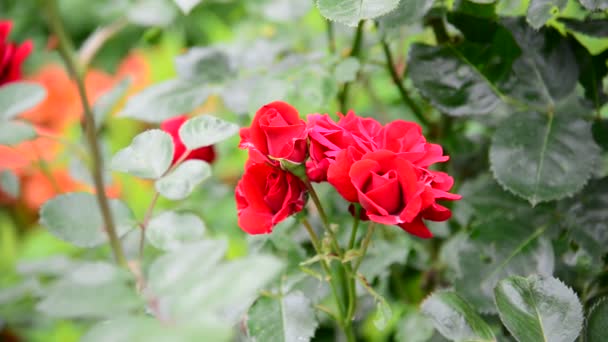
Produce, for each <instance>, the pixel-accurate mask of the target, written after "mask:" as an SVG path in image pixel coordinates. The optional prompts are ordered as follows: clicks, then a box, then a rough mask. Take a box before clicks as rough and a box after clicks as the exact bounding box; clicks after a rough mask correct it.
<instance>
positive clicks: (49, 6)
mask: <svg viewBox="0 0 608 342" xmlns="http://www.w3.org/2000/svg"><path fill="white" fill-rule="evenodd" d="M43 4H45V5H46V12H47V15H48V21H49V26H50V28H51V30H52V31H53V32H54V33H55V35H56V36H57V38H58V40H59V53H60V54H61V57H62V58H63V61H64V63H65V65H66V67H67V69H68V71H69V73H70V74H71V75H72V78H73V79H74V81H75V82H76V86H77V88H78V95H79V96H80V102H81V103H82V107H83V109H84V117H85V134H86V138H87V142H88V145H89V149H90V150H91V155H92V157H93V165H92V168H93V170H92V171H93V181H94V183H95V195H96V197H97V204H98V205H99V209H100V210H101V215H102V217H103V222H104V226H105V230H106V233H107V234H108V238H109V240H110V247H111V248H112V252H113V254H114V258H115V259H116V262H117V263H118V264H120V265H122V266H126V265H127V259H126V258H125V254H124V252H123V250H122V245H121V244H120V239H119V238H118V235H117V234H116V226H115V225H114V218H113V217H112V212H111V211H110V205H109V201H108V197H107V196H106V191H105V186H104V180H103V169H104V167H103V159H102V157H101V151H100V148H99V142H98V141H97V136H96V134H95V118H94V116H93V111H92V110H91V105H90V103H89V99H88V98H87V92H86V88H85V86H84V82H83V80H82V78H83V75H82V71H81V70H80V68H79V66H78V64H77V62H76V60H75V58H74V49H73V46H72V42H71V40H70V38H69V37H68V36H67V34H66V32H65V29H64V27H63V23H62V21H61V18H60V16H59V12H58V9H57V3H56V0H46V1H43Z"/></svg>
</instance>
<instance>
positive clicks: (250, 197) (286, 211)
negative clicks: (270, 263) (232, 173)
mask: <svg viewBox="0 0 608 342" xmlns="http://www.w3.org/2000/svg"><path fill="white" fill-rule="evenodd" d="M305 194H306V186H305V185H304V183H303V182H302V181H301V180H300V179H299V178H298V177H296V176H294V175H293V174H291V173H289V172H287V171H284V170H281V169H280V168H278V167H275V166H274V165H270V164H267V163H257V164H256V163H254V164H251V165H250V166H249V167H248V168H247V169H246V170H245V174H244V175H243V178H242V179H241V180H240V181H239V183H238V185H237V187H236V191H235V199H236V207H237V213H238V218H239V227H241V229H243V230H244V231H245V232H247V233H249V234H266V233H270V232H272V227H274V226H275V225H276V224H278V223H279V222H281V221H283V220H284V219H286V218H287V217H289V216H291V215H293V214H295V213H297V212H299V211H301V210H302V208H304V203H305V197H306V196H305Z"/></svg>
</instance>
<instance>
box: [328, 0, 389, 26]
mask: <svg viewBox="0 0 608 342" xmlns="http://www.w3.org/2000/svg"><path fill="white" fill-rule="evenodd" d="M397 5H399V0H317V7H318V8H319V11H320V12H321V15H323V16H324V17H325V18H327V19H329V20H334V21H337V22H340V23H342V24H346V25H348V26H356V25H357V23H358V22H359V21H361V20H365V19H374V18H377V17H379V16H381V15H383V14H386V13H389V12H391V11H392V10H394V9H395V8H397Z"/></svg>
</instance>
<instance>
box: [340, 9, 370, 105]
mask: <svg viewBox="0 0 608 342" xmlns="http://www.w3.org/2000/svg"><path fill="white" fill-rule="evenodd" d="M364 24H365V21H363V20H361V21H360V22H359V25H357V32H356V33H355V38H354V40H353V47H352V48H351V50H350V54H349V55H348V56H349V57H359V55H360V54H361V45H363V26H364ZM349 86H350V82H346V83H344V86H343V87H342V91H341V92H340V93H339V94H338V102H339V104H340V111H342V113H343V114H344V113H345V112H346V109H347V108H346V102H347V101H348V89H349Z"/></svg>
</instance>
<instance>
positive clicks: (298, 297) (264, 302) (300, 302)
mask: <svg viewBox="0 0 608 342" xmlns="http://www.w3.org/2000/svg"><path fill="white" fill-rule="evenodd" d="M318 325H319V323H318V322H317V319H316V317H315V312H314V310H313V308H312V304H311V302H310V300H309V299H308V298H307V297H305V296H304V295H303V294H302V293H301V292H299V291H296V292H292V293H289V294H286V295H282V296H280V297H266V296H264V297H260V298H259V299H258V300H257V301H256V302H255V304H254V305H253V306H252V307H251V308H250V309H249V312H248V313H247V331H248V333H249V336H250V337H252V338H254V339H255V340H256V341H268V342H289V341H310V339H311V338H312V337H314V335H315V330H316V329H317V326H318Z"/></svg>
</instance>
